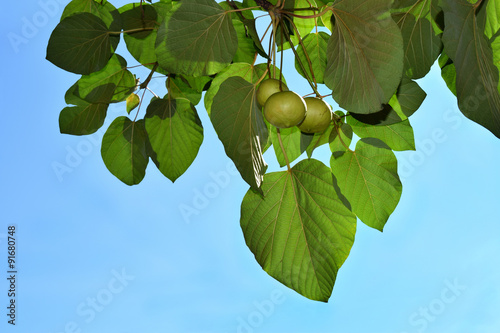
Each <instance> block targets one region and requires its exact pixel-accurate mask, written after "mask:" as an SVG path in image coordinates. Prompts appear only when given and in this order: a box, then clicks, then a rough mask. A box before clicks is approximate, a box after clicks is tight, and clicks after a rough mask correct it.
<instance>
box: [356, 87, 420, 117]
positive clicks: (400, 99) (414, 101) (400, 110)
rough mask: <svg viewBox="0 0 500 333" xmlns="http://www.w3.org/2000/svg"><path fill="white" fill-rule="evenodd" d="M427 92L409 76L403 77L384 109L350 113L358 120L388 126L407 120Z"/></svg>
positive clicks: (418, 106)
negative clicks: (368, 112)
mask: <svg viewBox="0 0 500 333" xmlns="http://www.w3.org/2000/svg"><path fill="white" fill-rule="evenodd" d="M426 96H427V94H426V93H425V91H423V90H422V88H420V86H419V85H418V84H417V83H416V82H415V81H412V80H410V79H408V78H403V80H402V81H401V84H400V85H399V87H398V91H397V92H396V93H395V94H394V96H392V98H391V100H390V101H389V103H388V104H385V105H384V107H383V109H382V110H381V111H379V112H375V113H372V114H357V113H353V112H350V113H349V115H350V116H352V117H353V118H355V119H356V120H358V121H360V122H362V123H365V124H369V125H380V126H387V125H392V124H396V123H399V122H402V121H404V120H406V119H407V118H408V117H410V116H411V115H412V114H413V113H414V112H415V111H417V110H418V108H420V105H422V102H423V101H424V99H425V97H426Z"/></svg>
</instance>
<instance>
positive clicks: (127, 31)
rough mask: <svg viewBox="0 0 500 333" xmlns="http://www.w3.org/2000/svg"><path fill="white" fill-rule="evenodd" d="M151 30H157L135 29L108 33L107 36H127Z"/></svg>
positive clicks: (150, 29)
mask: <svg viewBox="0 0 500 333" xmlns="http://www.w3.org/2000/svg"><path fill="white" fill-rule="evenodd" d="M153 30H157V28H137V29H130V30H122V31H109V32H108V34H110V35H120V34H129V33H133V32H142V31H153Z"/></svg>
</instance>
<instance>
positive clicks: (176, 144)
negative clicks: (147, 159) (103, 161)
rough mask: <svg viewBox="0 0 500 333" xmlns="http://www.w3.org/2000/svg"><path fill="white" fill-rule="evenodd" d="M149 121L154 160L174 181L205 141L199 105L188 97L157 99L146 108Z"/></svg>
mask: <svg viewBox="0 0 500 333" xmlns="http://www.w3.org/2000/svg"><path fill="white" fill-rule="evenodd" d="M145 125H146V131H147V133H148V137H149V142H150V143H151V148H152V150H153V152H154V154H150V155H151V157H152V160H153V161H154V162H155V164H156V166H157V167H158V169H159V170H160V171H161V173H163V174H164V175H165V177H167V178H168V179H170V180H171V181H172V182H174V181H175V180H176V179H177V178H179V177H180V176H181V175H182V174H183V173H184V172H185V171H186V170H187V168H188V167H189V166H190V165H191V163H193V161H194V159H195V158H196V155H197V154H198V150H199V149H200V146H201V143H202V142H203V127H202V125H201V121H200V118H198V114H197V113H196V109H195V108H194V106H193V105H192V104H191V103H190V102H189V100H187V99H184V98H179V99H170V98H165V99H154V100H153V101H152V102H151V103H150V104H149V106H148V109H147V110H146V117H145Z"/></svg>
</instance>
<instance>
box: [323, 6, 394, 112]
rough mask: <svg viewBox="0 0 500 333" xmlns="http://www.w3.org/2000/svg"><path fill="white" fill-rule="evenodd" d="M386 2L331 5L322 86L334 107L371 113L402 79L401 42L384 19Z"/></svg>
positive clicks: (389, 21)
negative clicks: (332, 99) (331, 22)
mask: <svg viewBox="0 0 500 333" xmlns="http://www.w3.org/2000/svg"><path fill="white" fill-rule="evenodd" d="M391 2H392V1H391V0H350V1H337V2H334V3H333V5H332V6H333V7H332V11H333V13H332V19H334V20H335V25H334V27H333V31H332V35H331V37H330V39H329V41H328V47H327V67H326V71H325V83H326V85H327V86H328V87H329V88H330V89H332V91H333V92H332V96H333V98H334V99H335V100H336V101H337V102H338V103H339V105H340V106H341V107H342V108H344V109H346V110H348V111H350V112H356V113H362V114H367V113H373V112H377V111H379V110H381V109H382V104H386V103H387V102H389V99H390V98H391V96H392V95H393V94H394V92H395V91H396V89H397V87H398V85H399V83H400V81H401V77H402V73H403V38H402V36H401V31H400V30H399V28H398V26H397V24H396V23H395V22H394V21H393V20H392V18H391V17H390V16H389V15H388V11H389V7H390V5H391Z"/></svg>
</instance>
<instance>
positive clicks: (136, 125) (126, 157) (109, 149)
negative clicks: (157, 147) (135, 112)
mask: <svg viewBox="0 0 500 333" xmlns="http://www.w3.org/2000/svg"><path fill="white" fill-rule="evenodd" d="M146 141H147V134H146V130H145V129H144V120H142V119H141V120H139V121H131V120H130V119H128V118H127V117H118V118H116V119H115V120H114V121H113V122H112V123H111V125H109V128H108V129H107V130H106V133H104V136H103V138H102V145H101V156H102V160H103V161H104V164H105V165H106V167H107V168H108V170H109V171H110V172H111V173H112V174H113V175H114V176H115V177H116V178H118V179H119V180H121V181H122V182H124V183H125V184H127V185H136V184H139V183H140V182H141V181H142V179H143V178H144V176H145V174H146V167H147V165H148V161H149V157H148V155H147V154H146Z"/></svg>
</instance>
